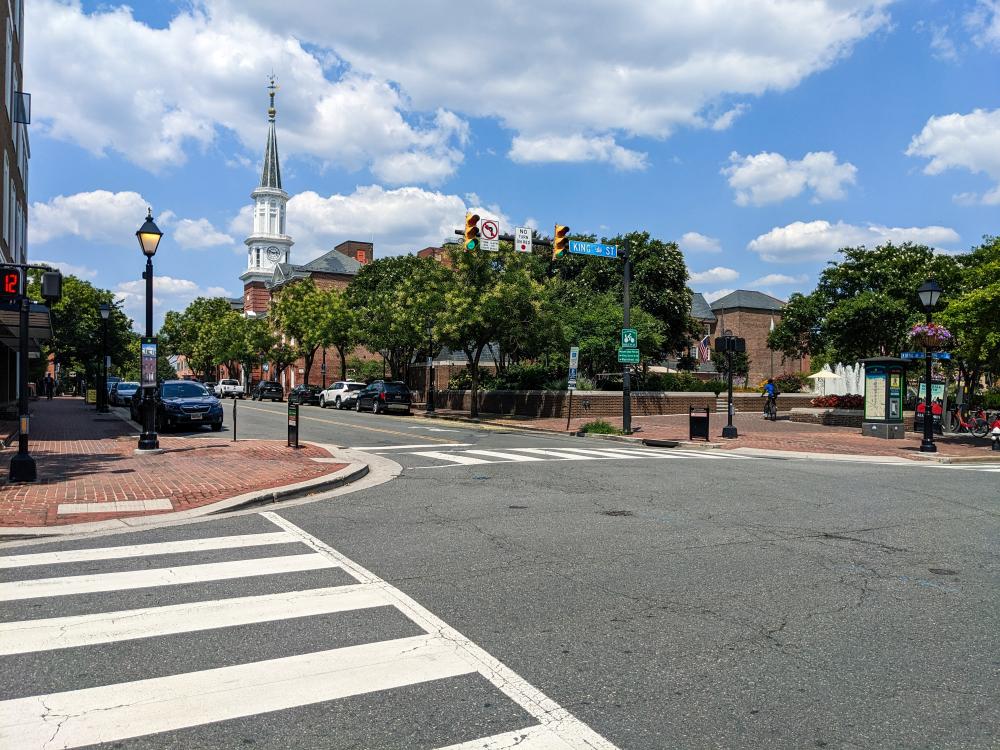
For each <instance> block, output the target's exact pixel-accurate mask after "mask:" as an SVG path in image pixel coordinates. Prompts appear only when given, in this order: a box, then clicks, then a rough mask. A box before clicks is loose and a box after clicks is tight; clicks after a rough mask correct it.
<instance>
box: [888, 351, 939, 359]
mask: <svg viewBox="0 0 1000 750" xmlns="http://www.w3.org/2000/svg"><path fill="white" fill-rule="evenodd" d="M899 357H900V359H923V358H924V353H923V352H900V355H899ZM931 359H951V352H931Z"/></svg>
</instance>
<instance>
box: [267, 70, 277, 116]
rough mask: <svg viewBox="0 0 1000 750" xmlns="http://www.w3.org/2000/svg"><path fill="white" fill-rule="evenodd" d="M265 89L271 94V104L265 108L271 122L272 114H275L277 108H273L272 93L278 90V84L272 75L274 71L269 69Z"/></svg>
mask: <svg viewBox="0 0 1000 750" xmlns="http://www.w3.org/2000/svg"><path fill="white" fill-rule="evenodd" d="M267 90H268V93H270V95H271V106H270V107H268V108H267V117H268V119H269V120H271V121H272V122H273V121H274V116H275V115H276V114H277V110H276V109H275V108H274V95H275V93H276V92H277V91H278V84H277V79H276V78H275V77H274V71H271V75H269V76H268V77H267Z"/></svg>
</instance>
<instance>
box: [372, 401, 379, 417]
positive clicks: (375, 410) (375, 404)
mask: <svg viewBox="0 0 1000 750" xmlns="http://www.w3.org/2000/svg"><path fill="white" fill-rule="evenodd" d="M378 413H379V412H378V401H374V400H373V401H372V414H378Z"/></svg>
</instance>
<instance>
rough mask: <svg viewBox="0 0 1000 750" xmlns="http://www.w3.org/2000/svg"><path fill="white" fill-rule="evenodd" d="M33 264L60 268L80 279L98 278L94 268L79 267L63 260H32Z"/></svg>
mask: <svg viewBox="0 0 1000 750" xmlns="http://www.w3.org/2000/svg"><path fill="white" fill-rule="evenodd" d="M31 262H32V263H38V264H39V265H42V266H52V268H58V269H59V270H60V271H62V272H63V273H64V274H66V275H73V276H76V277H77V278H80V279H95V278H97V271H95V270H94V269H93V268H87V267H86V266H77V265H74V264H73V263H67V262H65V261H62V260H36V259H34V258H32V260H31Z"/></svg>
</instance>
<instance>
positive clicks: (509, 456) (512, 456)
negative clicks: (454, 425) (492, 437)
mask: <svg viewBox="0 0 1000 750" xmlns="http://www.w3.org/2000/svg"><path fill="white" fill-rule="evenodd" d="M463 453H471V454H473V455H474V456H490V457H491V458H499V459H501V460H503V461H544V460H545V459H544V458H535V457H534V456H519V455H518V454H517V453H504V452H503V451H481V450H475V451H463Z"/></svg>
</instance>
